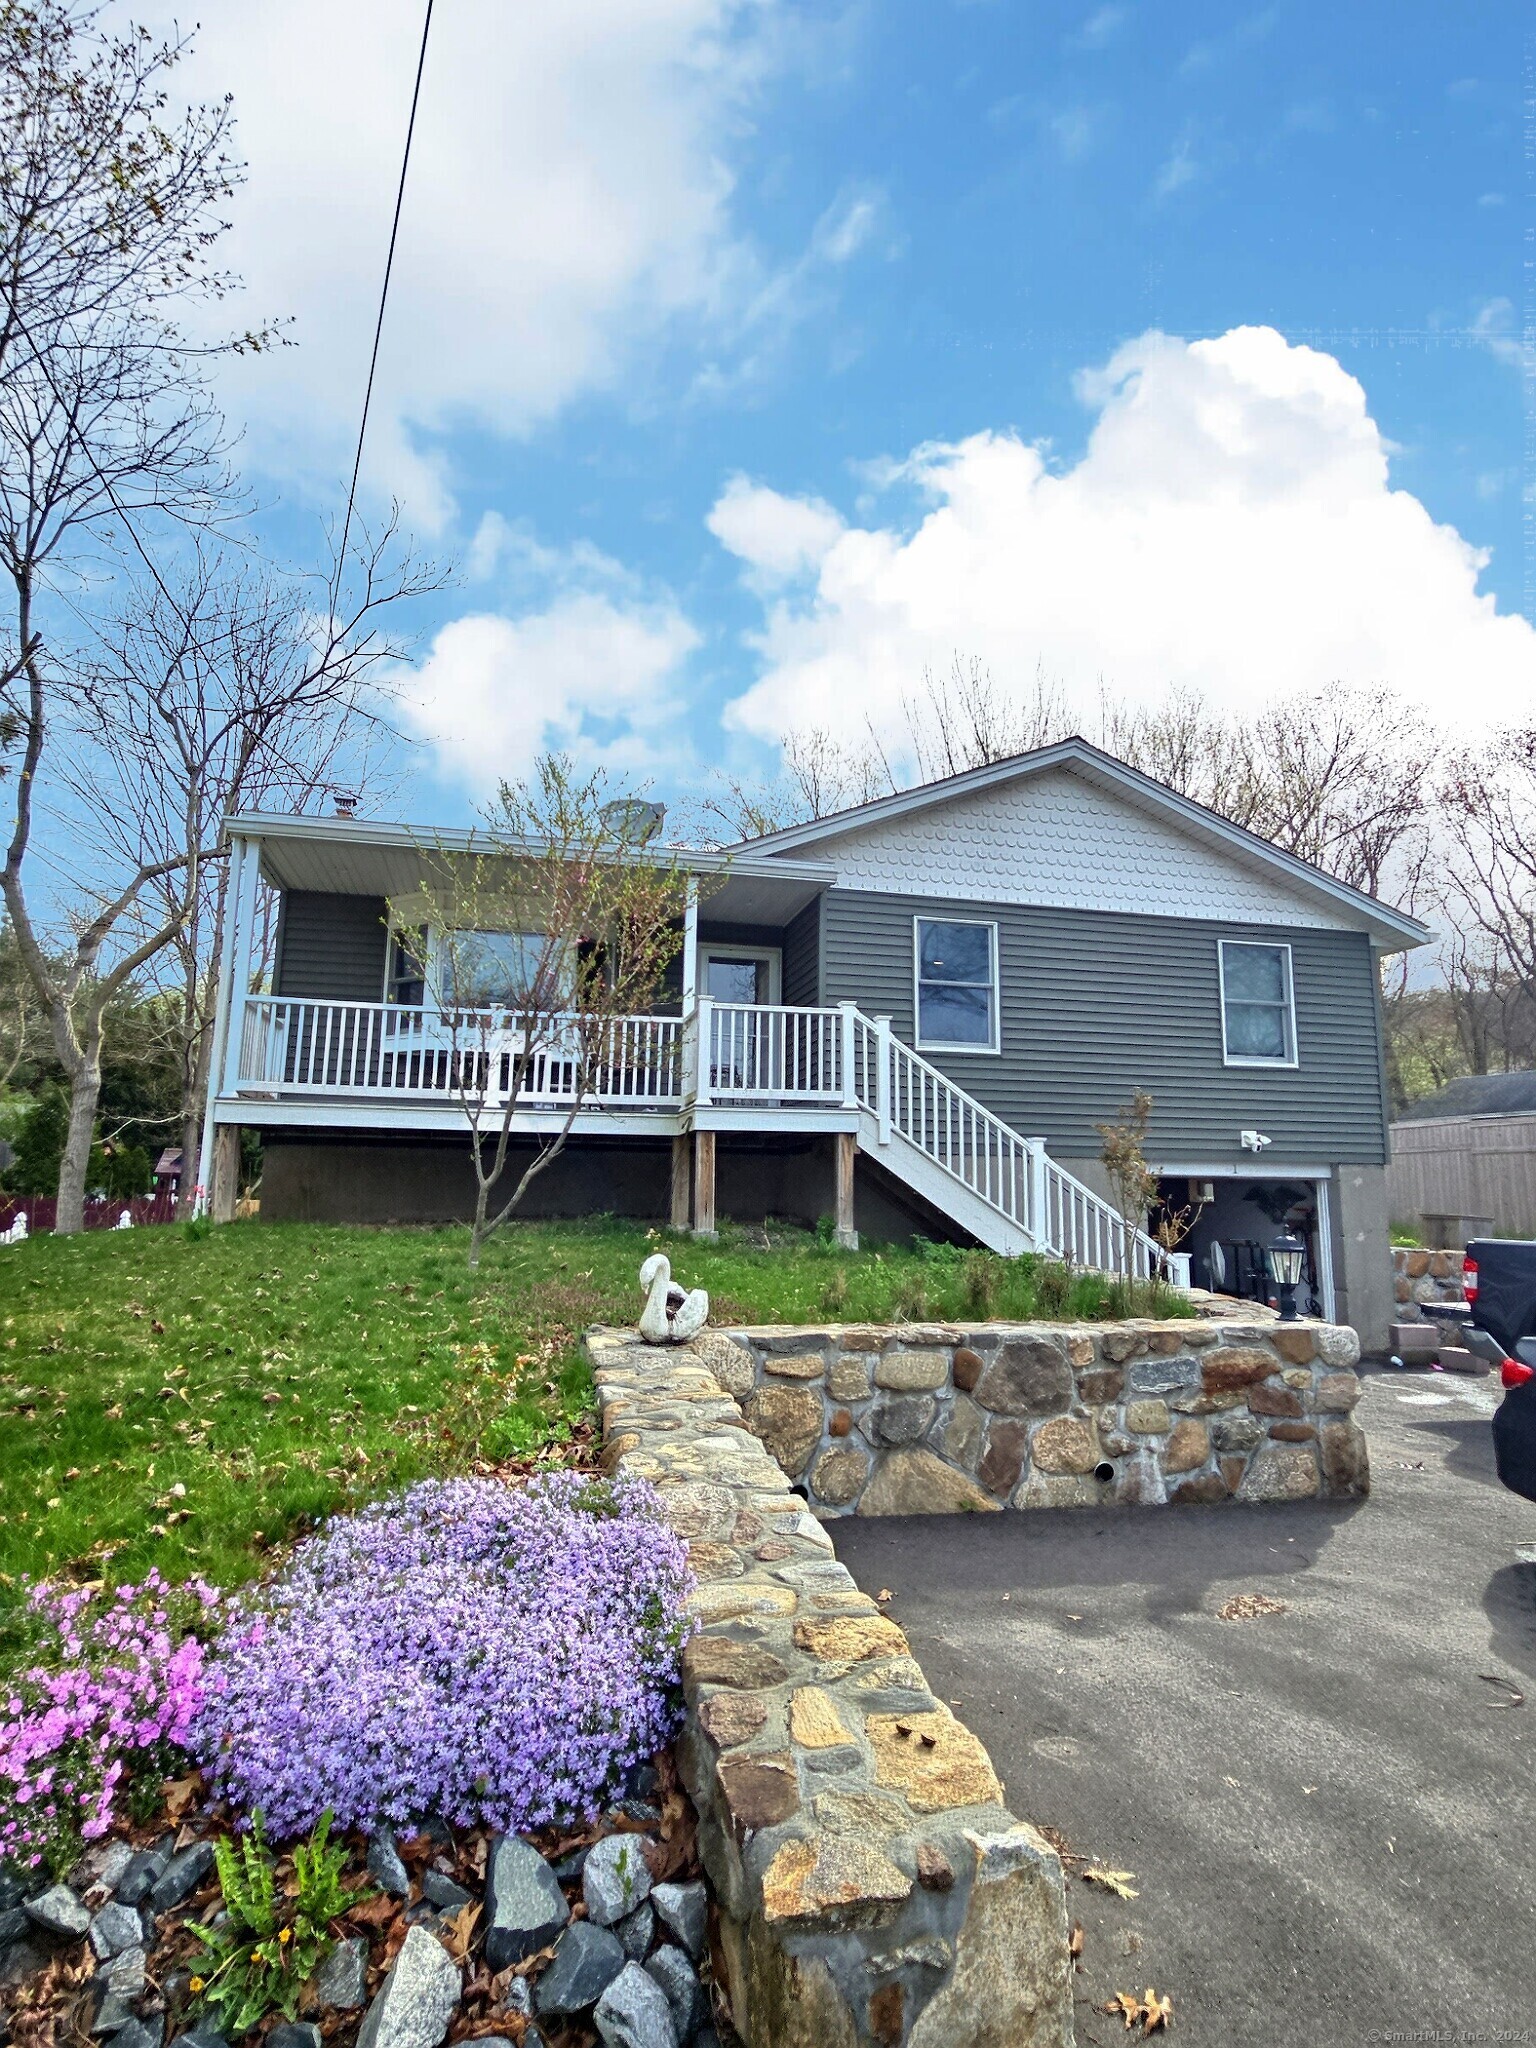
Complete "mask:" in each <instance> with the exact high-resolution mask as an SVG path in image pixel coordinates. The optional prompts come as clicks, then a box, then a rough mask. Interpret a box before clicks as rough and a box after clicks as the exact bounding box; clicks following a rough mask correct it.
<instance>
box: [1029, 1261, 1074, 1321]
mask: <svg viewBox="0 0 1536 2048" xmlns="http://www.w3.org/2000/svg"><path fill="white" fill-rule="evenodd" d="M1034 1279H1035V1298H1036V1300H1037V1301H1038V1302H1039V1304H1040V1313H1041V1314H1042V1315H1044V1316H1059V1315H1063V1314H1064V1313H1065V1312H1066V1308H1067V1304H1068V1302H1069V1301H1070V1300H1071V1298H1072V1280H1073V1273H1072V1268H1071V1267H1070V1266H1069V1265H1068V1264H1067V1263H1066V1261H1065V1260H1063V1259H1042V1260H1041V1261H1040V1263H1039V1264H1038V1265H1037V1266H1036V1268H1035V1275H1034Z"/></svg>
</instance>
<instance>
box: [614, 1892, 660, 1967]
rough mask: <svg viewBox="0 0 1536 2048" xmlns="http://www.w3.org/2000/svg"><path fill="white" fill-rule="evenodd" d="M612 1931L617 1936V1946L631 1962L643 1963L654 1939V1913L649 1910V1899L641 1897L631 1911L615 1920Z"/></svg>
mask: <svg viewBox="0 0 1536 2048" xmlns="http://www.w3.org/2000/svg"><path fill="white" fill-rule="evenodd" d="M613 1931H614V1933H615V1934H616V1935H617V1936H618V1937H619V1947H620V1948H621V1949H623V1951H624V1953H625V1955H627V1956H628V1957H629V1960H630V1961H631V1962H632V1963H643V1962H644V1961H645V1959H646V1957H647V1956H648V1955H649V1954H650V1952H651V1943H652V1942H653V1941H654V1940H655V1939H656V1915H655V1913H654V1912H653V1911H652V1910H651V1902H650V1900H649V1899H642V1900H641V1901H640V1903H639V1905H638V1906H636V1908H635V1910H634V1911H633V1913H626V1914H625V1915H624V1918H623V1919H622V1920H615V1921H614V1923H613Z"/></svg>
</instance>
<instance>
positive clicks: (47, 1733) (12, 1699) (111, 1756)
mask: <svg viewBox="0 0 1536 2048" xmlns="http://www.w3.org/2000/svg"><path fill="white" fill-rule="evenodd" d="M218 1599H219V1596H218V1594H217V1593H215V1592H214V1591H213V1589H212V1588H211V1587H210V1586H205V1585H204V1584H203V1583H202V1581H201V1580H193V1581H192V1582H191V1583H190V1584H188V1585H185V1586H180V1587H171V1586H168V1585H167V1584H166V1582H165V1580H164V1579H162V1578H161V1576H160V1574H159V1573H158V1572H156V1571H152V1572H151V1573H150V1574H149V1576H148V1578H146V1579H145V1580H144V1581H143V1582H142V1584H140V1585H137V1586H119V1587H117V1588H116V1589H115V1590H114V1591H104V1590H103V1589H102V1588H101V1587H99V1586H96V1587H79V1586H56V1585H49V1584H44V1585H39V1586H34V1587H33V1588H32V1589H31V1591H30V1593H29V1594H28V1596H27V1600H26V1603H25V1606H24V1608H23V1610H22V1613H21V1615H20V1617H19V1622H20V1625H21V1627H22V1629H23V1630H24V1631H25V1633H26V1635H27V1637H28V1639H29V1654H30V1658H31V1661H30V1662H28V1663H26V1664H25V1665H24V1668H22V1669H21V1670H19V1671H17V1672H14V1673H13V1674H12V1675H11V1677H10V1678H9V1679H8V1680H7V1681H6V1682H5V1685H4V1689H3V1691H0V1861H8V1862H14V1863H17V1864H21V1865H26V1866H30V1865H33V1864H36V1863H39V1862H43V1861H45V1860H46V1861H47V1862H48V1863H49V1865H50V1866H51V1867H52V1868H53V1869H55V1870H58V1869H61V1868H65V1867H67V1866H68V1864H69V1863H70V1862H71V1861H72V1860H73V1859H74V1856H75V1855H76V1854H77V1853H78V1850H79V1845H80V1842H81V1840H82V1839H84V1840H86V1841H90V1840H92V1839H93V1838H94V1837H96V1836H98V1835H103V1834H105V1833H106V1831H107V1828H108V1827H109V1826H110V1824H111V1821H112V1813H113V1807H114V1803H115V1801H116V1799H117V1796H118V1794H119V1792H121V1791H122V1790H124V1789H125V1788H126V1786H127V1784H128V1783H129V1782H130V1781H131V1780H132V1779H133V1777H134V1776H135V1775H137V1774H138V1773H140V1772H142V1771H146V1770H163V1769H165V1768H167V1767H169V1766H170V1765H171V1764H172V1763H173V1762H174V1758H173V1757H172V1756H171V1755H170V1754H169V1751H168V1746H169V1745H178V1746H184V1745H185V1743H186V1741H187V1739H188V1731H189V1730H190V1728H191V1726H192V1722H193V1719H194V1717H195V1716H196V1714H197V1711H198V1709H199V1707H200V1706H201V1704H202V1699H203V1660H204V1657H205V1655H206V1652H205V1650H204V1648H203V1644H202V1642H201V1641H200V1640H199V1637H198V1634H197V1631H198V1629H199V1628H204V1629H205V1628H206V1626H207V1617H208V1615H209V1613H210V1611H211V1610H212V1609H214V1608H215V1607H216V1605H217V1603H218Z"/></svg>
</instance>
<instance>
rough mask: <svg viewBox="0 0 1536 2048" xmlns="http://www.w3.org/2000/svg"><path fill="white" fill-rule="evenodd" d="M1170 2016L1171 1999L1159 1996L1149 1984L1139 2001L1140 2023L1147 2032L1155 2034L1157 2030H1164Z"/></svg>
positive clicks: (1171, 2014) (1171, 2013) (1171, 2011)
mask: <svg viewBox="0 0 1536 2048" xmlns="http://www.w3.org/2000/svg"><path fill="white" fill-rule="evenodd" d="M1172 2018H1173V2000H1172V1999H1171V1998H1159V1997H1158V1995H1157V1993H1156V1992H1155V1991H1154V1990H1153V1989H1152V1986H1151V1985H1150V1984H1149V1985H1148V1986H1147V1991H1146V1996H1145V1997H1144V1998H1143V1999H1142V2001H1141V2020H1142V2025H1143V2026H1144V2027H1145V2028H1146V2030H1147V2032H1148V2033H1149V2034H1155V2033H1158V2032H1159V2031H1166V2030H1167V2027H1168V2024H1169V2022H1170V2021H1171V2020H1172Z"/></svg>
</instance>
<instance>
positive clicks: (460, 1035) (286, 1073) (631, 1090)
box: [239, 996, 683, 1109]
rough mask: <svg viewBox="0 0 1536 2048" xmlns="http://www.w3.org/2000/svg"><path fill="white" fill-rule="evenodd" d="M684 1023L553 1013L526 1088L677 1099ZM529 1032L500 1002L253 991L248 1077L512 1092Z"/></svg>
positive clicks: (604, 1097) (547, 1093)
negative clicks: (352, 999)
mask: <svg viewBox="0 0 1536 2048" xmlns="http://www.w3.org/2000/svg"><path fill="white" fill-rule="evenodd" d="M682 1030H683V1020H682V1019H681V1018H680V1017H621V1018H616V1019H614V1020H613V1021H612V1022H611V1023H609V1024H607V1025H606V1026H604V1027H603V1028H602V1029H601V1031H600V1032H598V1033H597V1034H596V1036H595V1037H594V1035H593V1033H592V1030H591V1027H590V1026H588V1027H586V1028H585V1029H584V1030H578V1027H577V1020H576V1019H575V1018H571V1019H569V1020H562V1019H555V1020H553V1028H552V1030H551V1032H550V1037H549V1043H548V1044H547V1045H545V1046H541V1047H540V1048H539V1049H538V1050H537V1051H536V1052H535V1054H534V1056H533V1058H532V1059H531V1060H530V1061H529V1062H528V1063H527V1065H526V1067H525V1069H524V1071H523V1073H522V1085H521V1086H520V1088H519V1090H518V1097H519V1100H521V1101H524V1102H550V1103H557V1104H558V1103H569V1102H571V1101H572V1100H574V1099H575V1098H576V1097H577V1096H578V1095H581V1096H583V1097H585V1098H587V1099H589V1100H591V1101H593V1102H598V1103H603V1104H611V1105H613V1106H615V1107H621V1106H631V1107H634V1106H639V1107H644V1106H647V1105H649V1106H652V1107H663V1106H665V1107H668V1108H672V1109H675V1108H676V1107H677V1106H678V1105H679V1103H680V1101H681V1098H682V1064H681V1059H680V1052H681V1046H682ZM584 1041H585V1042H584ZM521 1042H522V1041H521V1039H520V1036H519V1034H518V1032H517V1030H516V1029H515V1026H514V1025H513V1023H512V1021H511V1020H509V1019H507V1018H504V1017H497V1016H496V1015H494V1014H486V1015H481V1014H475V1013H470V1012H466V1013H463V1014H461V1015H457V1016H455V1015H453V1014H450V1013H447V1012H443V1011H438V1010H426V1009H420V1010H418V1009H413V1008H410V1007H408V1006H406V1005H404V1004H397V1003H330V1002H318V1001H313V1000H311V999H309V998H307V997H300V996H251V997H249V998H248V999H247V1002H246V1008H245V1027H244V1032H243V1035H242V1039H241V1056H240V1075H239V1085H240V1087H241V1088H243V1089H246V1090H256V1091H266V1090H269V1089H270V1090H272V1091H274V1092H276V1093H279V1094H283V1095H290V1094H294V1095H329V1096H335V1095H341V1096H371V1097H379V1096H386V1097H391V1096H392V1097H399V1096H414V1097H418V1098H420V1097H423V1096H425V1097H427V1098H429V1099H430V1098H436V1099H439V1100H449V1101H455V1102H457V1101H459V1100H461V1099H462V1098H463V1097H465V1096H468V1097H470V1098H472V1099H473V1100H475V1101H478V1102H481V1103H483V1104H485V1105H487V1106H492V1105H496V1104H500V1103H505V1101H506V1099H507V1095H508V1092H509V1090H510V1089H511V1086H512V1078H513V1074H514V1071H515V1068H516V1056H517V1053H518V1051H519V1050H520V1047H521ZM584 1069H585V1071H584Z"/></svg>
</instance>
